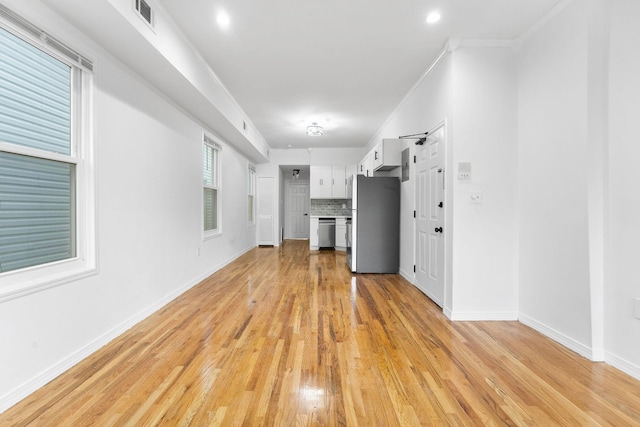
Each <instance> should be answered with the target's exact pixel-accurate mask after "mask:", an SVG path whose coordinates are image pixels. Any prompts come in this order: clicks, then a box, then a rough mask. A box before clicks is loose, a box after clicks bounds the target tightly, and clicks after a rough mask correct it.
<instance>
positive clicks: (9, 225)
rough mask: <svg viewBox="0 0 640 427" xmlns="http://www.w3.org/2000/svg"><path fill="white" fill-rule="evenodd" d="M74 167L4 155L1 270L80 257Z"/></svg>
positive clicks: (1, 165) (0, 194) (0, 154)
mask: <svg viewBox="0 0 640 427" xmlns="http://www.w3.org/2000/svg"><path fill="white" fill-rule="evenodd" d="M74 169H75V165H73V164H69V163H63V162H56V161H52V160H46V159H38V158H34V157H28V156H21V155H17V154H10V153H3V152H0V272H5V271H11V270H17V269H19V268H25V267H30V266H33V265H39V264H44V263H48V262H53V261H59V260H62V259H67V258H70V257H73V256H75V226H74V224H75V221H73V214H74V205H75V200H74V198H75V170H74Z"/></svg>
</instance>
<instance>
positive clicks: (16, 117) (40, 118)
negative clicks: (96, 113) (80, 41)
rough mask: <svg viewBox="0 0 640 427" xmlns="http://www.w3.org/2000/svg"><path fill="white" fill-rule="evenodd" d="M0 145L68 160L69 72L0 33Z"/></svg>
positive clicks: (16, 39)
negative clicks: (48, 152) (55, 155)
mask: <svg viewBox="0 0 640 427" xmlns="http://www.w3.org/2000/svg"><path fill="white" fill-rule="evenodd" d="M0 141H3V142H9V143H12V144H17V145H21V146H26V147H31V148H37V149H40V150H46V151H51V152H54V153H60V154H67V155H70V154H71V67H70V66H68V65H66V64H64V63H63V62H60V61H58V60H57V59H55V58H53V57H52V56H49V55H47V54H46V53H44V52H42V51H41V50H39V49H36V48H35V47H34V46H32V45H30V44H28V43H26V42H25V41H23V40H21V39H19V38H18V37H16V36H14V35H13V34H11V33H9V32H7V31H5V30H3V29H0Z"/></svg>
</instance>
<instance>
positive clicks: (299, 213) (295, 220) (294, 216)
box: [285, 182, 310, 239]
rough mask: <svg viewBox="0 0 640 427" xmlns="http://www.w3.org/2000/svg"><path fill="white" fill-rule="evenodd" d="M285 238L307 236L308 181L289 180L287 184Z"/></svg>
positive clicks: (302, 237)
mask: <svg viewBox="0 0 640 427" xmlns="http://www.w3.org/2000/svg"><path fill="white" fill-rule="evenodd" d="M286 200H287V209H286V211H285V212H286V216H287V221H286V226H285V227H286V230H288V232H287V233H285V235H286V236H285V237H286V238H287V239H308V238H309V220H310V218H309V207H310V199H309V183H302V182H296V183H294V182H289V185H287V199H286Z"/></svg>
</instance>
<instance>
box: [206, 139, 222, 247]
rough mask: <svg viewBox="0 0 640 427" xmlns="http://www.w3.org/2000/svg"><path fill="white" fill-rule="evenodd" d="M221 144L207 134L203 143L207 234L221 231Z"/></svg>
mask: <svg viewBox="0 0 640 427" xmlns="http://www.w3.org/2000/svg"><path fill="white" fill-rule="evenodd" d="M221 148H222V147H221V146H220V145H219V144H217V143H216V142H214V141H213V140H212V139H211V138H209V137H208V136H207V135H205V136H204V144H203V145H202V149H203V152H202V158H203V184H204V193H203V194H204V199H203V209H204V215H203V218H204V231H205V235H207V234H208V235H211V234H215V233H219V232H220V210H219V205H220V203H219V199H220V150H221Z"/></svg>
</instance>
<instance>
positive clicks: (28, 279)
mask: <svg viewBox="0 0 640 427" xmlns="http://www.w3.org/2000/svg"><path fill="white" fill-rule="evenodd" d="M0 6H1V5H0ZM0 27H2V28H3V29H4V30H7V31H8V32H10V33H12V34H13V35H15V36H17V37H18V38H20V39H22V40H23V41H24V42H26V43H29V44H31V45H32V46H34V47H36V48H37V49H40V50H41V51H43V52H44V53H46V54H48V55H50V56H52V57H54V58H55V59H57V60H59V61H61V62H63V63H64V64H66V65H68V66H70V67H71V70H72V93H71V97H72V99H71V104H72V107H71V108H72V119H71V120H72V123H71V124H72V130H71V153H70V154H69V155H64V154H57V153H53V152H49V151H46V150H39V149H34V148H30V147H22V146H17V145H15V144H10V143H6V142H2V141H0V151H3V152H6V153H11V154H18V155H24V156H31V157H37V158H41V159H46V160H54V161H60V162H64V163H68V164H73V165H75V212H74V213H75V224H74V225H75V249H76V250H75V257H72V258H68V259H64V260H60V261H55V262H51V263H46V264H40V265H35V266H31V267H26V268H23V269H18V270H12V271H7V272H4V273H0V302H4V301H8V300H12V299H15V298H19V297H22V296H25V295H29V294H32V293H35V292H39V291H41V290H44V289H49V288H52V287H55V286H60V285H64V284H66V283H69V282H72V281H76V280H79V279H81V278H84V277H88V276H91V275H93V274H96V273H97V256H96V221H95V215H96V203H95V198H96V195H95V191H96V188H95V172H94V169H95V168H94V151H93V137H92V135H93V108H92V104H93V98H92V88H93V73H92V71H93V65H92V63H91V61H89V60H87V59H86V58H84V57H82V56H81V55H79V54H77V53H76V52H75V51H74V50H73V49H71V48H69V47H68V46H66V45H65V44H63V43H61V42H60V41H58V40H56V39H54V38H53V37H51V36H50V35H48V34H47V33H45V32H44V31H43V30H40V29H39V28H38V27H35V26H34V25H32V24H30V23H29V22H28V21H27V20H25V19H24V18H22V17H20V16H19V15H17V14H15V13H13V12H12V11H11V10H9V9H8V8H6V7H4V6H1V7H0ZM35 34H40V37H37V36H36V35H35ZM74 55H75V56H74Z"/></svg>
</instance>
